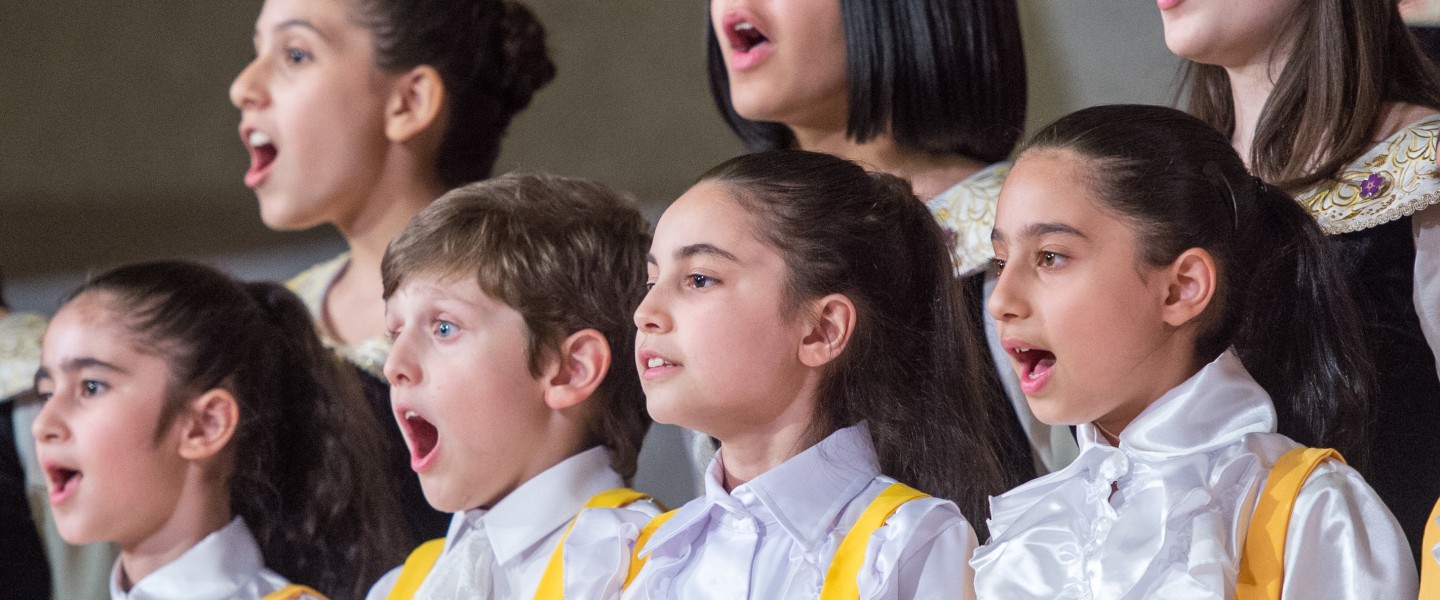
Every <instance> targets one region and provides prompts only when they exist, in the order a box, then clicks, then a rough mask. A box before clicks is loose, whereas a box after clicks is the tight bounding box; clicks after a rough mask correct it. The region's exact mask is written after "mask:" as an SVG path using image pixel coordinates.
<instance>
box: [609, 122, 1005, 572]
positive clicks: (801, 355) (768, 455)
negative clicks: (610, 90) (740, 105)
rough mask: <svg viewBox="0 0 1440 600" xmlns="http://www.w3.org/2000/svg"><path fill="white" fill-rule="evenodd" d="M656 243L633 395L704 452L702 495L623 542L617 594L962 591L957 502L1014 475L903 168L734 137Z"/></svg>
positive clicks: (977, 502)
mask: <svg viewBox="0 0 1440 600" xmlns="http://www.w3.org/2000/svg"><path fill="white" fill-rule="evenodd" d="M650 253H651V256H650V291H649V292H648V293H647V294H646V296H645V299H644V300H643V301H642V302H641V304H640V307H639V308H638V309H637V310H636V312H635V324H636V326H637V327H639V333H638V336H637V338H636V354H637V362H638V365H639V368H640V370H641V380H642V385H643V386H644V388H645V395H646V405H647V407H648V409H649V411H650V415H651V416H652V417H654V418H655V420H656V421H658V422H663V423H674V424H678V425H682V426H685V427H689V428H692V429H695V430H697V431H700V432H702V433H705V434H707V435H710V436H713V437H715V438H716V439H718V440H720V451H719V453H717V454H716V456H715V459H714V460H713V461H712V463H711V465H710V469H709V471H708V474H707V476H706V478H705V490H706V491H705V495H704V496H702V497H701V498H697V499H695V500H693V501H691V502H690V503H688V504H686V505H685V506H683V507H681V508H680V509H679V510H678V511H676V512H674V513H671V516H669V517H662V519H665V520H662V521H658V522H659V523H663V524H659V525H658V529H654V530H653V531H654V533H653V536H649V537H648V539H647V540H642V541H639V542H637V550H638V552H639V559H637V562H636V565H637V566H638V565H639V564H640V562H639V561H645V562H644V563H643V565H644V566H643V567H639V568H635V567H632V569H631V572H632V573H633V572H636V571H638V576H637V578H636V579H635V580H634V582H633V584H631V585H630V586H629V588H628V590H627V591H626V593H625V597H626V598H667V599H668V598H694V597H701V596H706V597H715V596H714V595H715V594H721V595H723V596H724V597H733V598H816V597H818V596H820V595H821V591H822V589H832V588H835V587H836V586H838V587H839V589H842V590H849V592H848V593H849V594H850V595H849V597H857V596H858V597H860V598H868V599H878V598H910V597H932V596H935V595H945V596H947V597H948V596H953V595H960V594H964V593H966V592H967V591H968V590H969V589H970V572H969V570H968V569H966V568H963V567H964V564H965V561H966V560H968V556H969V555H970V553H971V552H972V550H973V548H974V546H975V544H976V543H977V542H978V540H977V537H976V535H975V533H974V531H973V530H972V529H971V527H970V525H969V524H968V523H967V521H966V517H969V519H970V520H971V521H970V522H974V523H981V522H982V519H983V515H984V512H985V496H986V494H994V493H999V492H1000V491H1002V490H1004V489H1006V488H1007V487H1009V486H1010V485H1013V484H1014V483H1016V482H1015V481H1014V480H1013V479H1010V478H1009V477H1008V472H1007V471H1006V470H1005V467H1004V465H1003V463H1002V462H1001V460H1000V458H999V456H998V455H997V453H996V451H995V444H996V440H997V439H1000V434H999V433H998V432H996V431H995V430H994V428H993V426H991V425H989V424H991V423H993V422H994V421H992V420H991V419H990V418H989V417H990V415H988V414H987V411H991V410H995V405H994V403H993V402H992V398H990V397H987V396H986V395H985V392H984V391H983V390H982V389H979V386H976V385H974V383H973V382H974V381H975V380H976V379H977V378H978V377H981V376H983V375H984V373H985V371H984V370H985V369H987V368H988V367H986V366H984V363H982V362H981V361H979V360H977V359H976V357H977V354H978V353H979V352H981V351H982V350H981V349H980V348H979V347H978V344H973V343H971V344H967V343H966V340H967V339H969V338H967V337H965V334H967V333H969V331H968V330H969V328H970V327H973V325H970V321H969V320H968V319H965V318H963V317H961V316H960V315H961V314H963V313H961V304H960V303H959V302H958V299H957V296H956V293H957V290H956V288H955V286H954V279H953V278H952V276H951V269H952V266H951V262H950V259H949V256H948V254H947V253H946V251H945V248H944V245H943V240H942V238H941V234H940V229H939V227H938V226H937V225H936V224H935V222H934V220H933V219H932V218H930V215H929V213H928V211H926V210H925V208H924V206H922V205H921V204H920V203H919V202H916V201H915V196H914V195H913V194H912V193H911V191H910V186H909V185H908V184H906V183H905V182H904V181H903V180H900V179H899V178H896V177H893V176H890V175H884V174H870V173H866V172H865V171H864V170H863V169H861V168H860V167H858V166H856V165H855V164H853V163H850V162H848V161H845V160H841V159H839V158H836V157H834V156H830V155H828V154H819V153H813V152H801V151H775V152H764V153H758V154H749V155H745V156H741V157H739V158H735V159H732V160H730V161H728V162H726V163H724V164H721V165H720V166H718V167H716V168H714V169H712V170H711V171H710V172H709V173H707V174H705V175H704V176H702V177H701V178H700V182H699V183H697V184H696V185H695V186H694V187H692V188H690V190H689V191H687V192H686V193H685V194H684V195H683V196H681V197H680V198H679V199H678V200H676V201H675V203H674V204H672V205H671V206H670V208H669V209H667V210H666V211H665V214H664V216H662V217H661V218H660V222H659V225H658V226H657V227H656V232H655V237H654V241H653V243H652V244H651V246H650ZM891 477H894V478H895V479H891ZM896 479H898V480H900V481H904V482H906V483H908V484H910V485H913V486H915V488H918V489H919V490H922V491H923V492H928V493H929V494H933V495H934V496H936V497H928V496H925V495H924V494H921V493H919V492H915V491H914V490H913V489H911V488H908V487H906V486H903V485H899V484H897V483H896ZM892 500H894V501H895V502H896V503H897V504H889V502H891V501H892ZM951 500H954V502H951ZM957 503H958V504H959V508H958V509H957V507H956V504H957ZM962 513H963V516H962ZM867 516H871V517H872V518H867ZM652 525H655V523H652ZM882 525H883V526H882ZM830 593H834V592H833V589H832V591H831V592H830ZM826 597H831V596H828V595H827V596H826ZM840 597H846V596H845V595H843V594H842V595H841V596H840Z"/></svg>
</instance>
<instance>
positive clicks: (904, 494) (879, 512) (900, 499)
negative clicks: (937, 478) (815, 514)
mask: <svg viewBox="0 0 1440 600" xmlns="http://www.w3.org/2000/svg"><path fill="white" fill-rule="evenodd" d="M925 497H927V494H925V493H924V492H921V491H919V490H917V489H915V488H912V487H910V486H908V485H905V484H903V483H892V484H890V487H887V488H885V490H884V491H881V492H880V495H879V496H876V497H875V499H874V500H872V501H871V502H870V506H868V507H866V508H865V512H864V513H861V514H860V519H859V520H858V521H855V526H854V527H852V528H850V533H847V534H845V539H843V540H840V547H839V548H837V549H836V550H835V558H834V559H833V560H831V561H830V570H829V571H828V572H827V573H825V585H824V586H823V587H821V588H820V600H856V599H857V598H859V597H860V586H859V584H858V583H856V578H858V577H859V575H860V567H861V565H863V564H864V563H865V548H866V547H868V546H869V545H870V536H871V535H874V533H875V531H876V530H877V529H880V528H881V527H884V526H885V521H886V520H888V519H889V518H890V515H893V514H895V511H896V510H899V509H900V505H902V504H905V503H906V502H909V501H911V500H917V499H920V498H925Z"/></svg>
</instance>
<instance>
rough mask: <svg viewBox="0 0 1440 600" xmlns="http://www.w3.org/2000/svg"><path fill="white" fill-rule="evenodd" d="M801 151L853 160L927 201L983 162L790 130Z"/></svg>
mask: <svg viewBox="0 0 1440 600" xmlns="http://www.w3.org/2000/svg"><path fill="white" fill-rule="evenodd" d="M791 130H792V131H794V132H795V141H796V143H797V144H799V146H800V148H801V149H802V150H809V151H811V152H824V153H826V154H831V155H834V156H838V157H840V158H843V159H845V160H849V161H853V162H855V163H858V164H859V165H860V166H862V167H864V168H865V170H867V171H879V172H882V173H889V174H891V175H895V176H897V177H902V178H904V179H907V180H909V181H910V185H911V186H913V187H914V188H915V195H916V196H917V197H919V198H920V199H921V200H929V199H931V198H934V197H935V196H938V195H940V194H941V193H942V192H944V191H945V190H948V189H950V188H951V187H952V186H954V185H955V184H957V183H960V182H961V181H964V180H965V178H967V177H969V176H971V175H974V174H975V173H976V172H977V171H979V170H980V169H983V168H985V163H983V162H981V161H979V160H976V159H973V158H970V157H968V156H963V155H959V154H946V155H935V154H929V153H926V152H922V151H920V150H916V149H913V148H907V147H905V146H901V145H899V144H897V143H895V139H894V138H892V137H890V135H889V134H881V135H878V136H876V137H874V138H871V139H870V141H867V142H865V143H863V144H861V143H856V142H855V141H854V140H852V139H850V138H849V137H848V136H846V135H845V130H844V129H840V130H833V129H805V128H798V127H792V128H791Z"/></svg>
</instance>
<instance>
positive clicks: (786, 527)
mask: <svg viewBox="0 0 1440 600" xmlns="http://www.w3.org/2000/svg"><path fill="white" fill-rule="evenodd" d="M724 453H725V450H724V449H723V448H722V449H721V450H720V452H719V454H717V455H716V457H715V459H714V460H713V461H712V462H711V464H710V469H709V472H708V475H707V477H706V480H705V495H704V496H702V497H700V498H697V499H695V500H693V501H691V502H689V503H688V504H686V505H685V506H683V507H681V508H680V510H678V511H677V512H676V513H675V515H674V516H673V517H672V518H671V519H670V520H669V521H667V522H666V523H665V524H664V525H663V526H661V527H660V528H659V529H658V530H656V531H655V533H654V535H652V536H651V538H650V540H649V541H648V542H647V543H646V545H645V547H644V548H643V549H642V550H641V553H642V555H644V556H647V557H648V558H647V560H648V562H647V563H646V564H645V567H644V568H643V569H642V570H641V571H640V573H639V574H638V576H637V577H636V579H635V581H634V582H633V583H632V584H631V585H630V587H629V588H628V589H626V590H625V594H624V598H627V599H639V598H649V599H661V598H664V599H671V598H685V599H687V600H693V599H707V598H757V599H765V600H771V599H779V598H816V597H818V596H819V595H820V588H821V586H822V584H823V583H824V579H825V573H826V571H827V570H828V569H829V566H830V562H831V560H832V559H833V558H834V555H835V550H836V548H837V547H838V546H839V544H840V542H841V540H842V539H843V538H844V537H845V534H846V533H849V531H850V528H851V527H852V526H853V525H854V524H855V522H856V521H857V520H858V519H859V518H860V515H861V514H862V513H863V512H864V511H865V509H866V508H867V507H868V506H869V504H870V502H871V501H872V500H874V499H875V497H876V496H878V495H879V494H880V492H881V491H882V490H884V489H885V488H887V487H889V486H890V484H891V483H894V480H893V479H890V478H888V477H884V476H881V475H880V469H879V466H878V463H877V461H876V458H875V452H874V450H873V449H872V447H871V444H870V440H869V433H868V432H867V431H866V429H865V427H864V426H863V425H860V426H855V427H849V428H846V429H841V430H840V431H837V432H835V433H833V434H831V435H830V437H828V438H826V439H825V440H824V441H822V442H820V443H819V444H817V445H815V446H813V447H811V448H810V449H808V450H805V451H804V452H802V453H800V454H799V455H797V456H795V457H794V458H791V459H790V460H787V461H785V462H784V463H781V464H780V465H779V466H777V467H775V468H773V469H771V470H769V471H767V472H766V473H764V474H762V475H760V476H759V477H756V478H755V479H753V480H751V481H749V482H747V483H745V484H744V485H741V486H738V487H736V488H735V489H734V491H732V492H726V491H725V488H724V487H723V486H722V485H721V477H722V476H721V472H722V471H721V468H722V467H721V465H722V464H723V462H722V461H723V460H724ZM976 543H977V542H976V539H975V532H974V530H972V529H971V528H970V524H969V523H967V522H966V521H965V518H964V517H963V516H961V514H960V511H959V509H958V508H956V507H955V504H954V503H952V502H950V501H948V500H941V499H937V498H922V499H919V500H914V501H911V502H908V503H906V504H904V505H902V506H901V507H900V508H899V510H897V511H896V512H895V514H894V515H893V516H891V517H890V519H889V521H888V522H887V525H886V526H884V527H881V528H880V529H879V530H877V531H876V532H875V533H874V534H873V535H872V536H871V538H870V543H869V546H868V547H867V548H866V554H865V560H864V564H863V565H862V567H861V569H860V572H859V574H858V576H857V583H858V585H859V589H860V597H861V598H863V599H867V600H872V599H882V598H883V599H891V598H942V597H943V598H969V597H971V596H970V593H969V590H970V582H971V572H970V569H969V568H968V567H967V566H966V560H967V559H968V558H969V556H970V554H971V553H972V552H973V551H974V549H975V545H976Z"/></svg>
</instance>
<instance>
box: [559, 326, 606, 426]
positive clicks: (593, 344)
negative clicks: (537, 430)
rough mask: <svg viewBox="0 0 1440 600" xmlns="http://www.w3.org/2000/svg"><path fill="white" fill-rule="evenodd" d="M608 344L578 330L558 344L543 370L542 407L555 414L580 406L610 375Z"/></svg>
mask: <svg viewBox="0 0 1440 600" xmlns="http://www.w3.org/2000/svg"><path fill="white" fill-rule="evenodd" d="M611 358H612V357H611V355H610V342H608V341H607V340H606V339H605V336H604V335H603V334H601V333H600V332H599V331H596V330H594V329H581V330H580V331H577V332H575V333H572V334H570V335H569V337H566V338H565V340H564V341H562V342H561V343H560V348H559V351H558V352H557V353H556V358H555V359H554V360H552V361H551V363H550V366H549V367H547V368H546V371H545V374H544V377H545V383H546V388H545V404H546V405H548V406H549V407H550V408H553V409H555V410H559V409H562V408H570V407H572V406H575V405H578V404H580V403H581V402H584V401H585V399H587V398H589V397H590V396H591V395H593V394H594V393H595V390H596V388H599V387H600V383H601V382H603V381H605V374H606V373H609V372H610V361H611Z"/></svg>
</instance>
